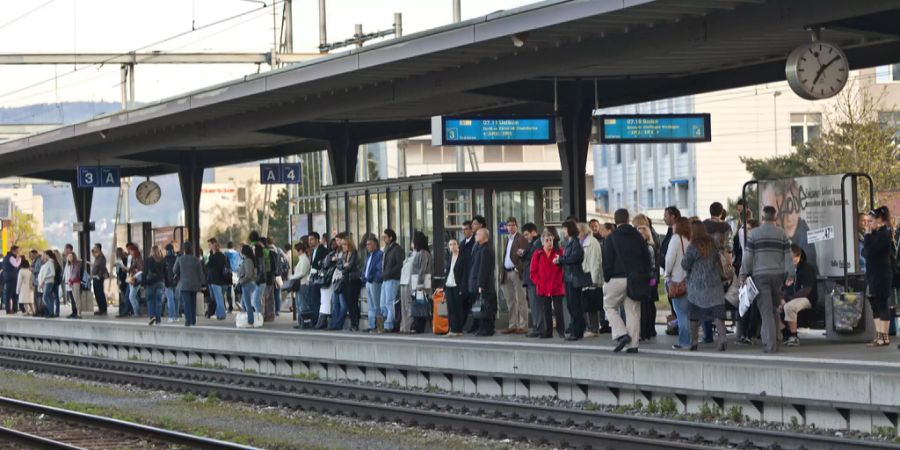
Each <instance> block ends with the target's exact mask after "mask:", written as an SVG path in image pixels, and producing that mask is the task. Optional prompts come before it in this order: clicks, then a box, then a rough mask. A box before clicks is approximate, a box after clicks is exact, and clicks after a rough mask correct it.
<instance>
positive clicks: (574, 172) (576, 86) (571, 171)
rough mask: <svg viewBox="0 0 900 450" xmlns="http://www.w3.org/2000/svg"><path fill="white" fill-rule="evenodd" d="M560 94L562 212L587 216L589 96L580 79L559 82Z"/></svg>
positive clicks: (558, 146)
mask: <svg viewBox="0 0 900 450" xmlns="http://www.w3.org/2000/svg"><path fill="white" fill-rule="evenodd" d="M563 89H565V91H563ZM559 94H560V95H559V98H560V101H559V108H558V115H559V122H557V124H558V126H560V127H561V128H562V134H563V137H564V139H565V140H564V141H562V142H560V143H558V144H557V148H558V149H559V161H560V163H561V165H562V185H563V212H564V214H565V215H566V216H567V217H568V216H575V217H577V218H578V220H586V217H587V198H586V196H585V184H586V182H587V176H586V174H585V171H586V168H587V157H588V153H589V150H590V140H591V120H592V118H591V112H592V107H591V102H592V99H591V98H590V95H587V92H586V91H584V92H583V89H582V83H581V82H580V81H575V82H574V83H566V84H565V85H564V86H560V93H559Z"/></svg>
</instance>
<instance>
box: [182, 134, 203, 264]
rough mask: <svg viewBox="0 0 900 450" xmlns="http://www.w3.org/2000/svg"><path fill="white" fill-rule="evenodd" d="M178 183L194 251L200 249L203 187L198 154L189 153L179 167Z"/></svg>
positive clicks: (185, 222)
mask: <svg viewBox="0 0 900 450" xmlns="http://www.w3.org/2000/svg"><path fill="white" fill-rule="evenodd" d="M178 183H179V184H180V185H181V200H182V202H183V203H184V226H185V227H186V228H187V231H188V239H189V240H190V241H191V242H192V243H193V244H194V249H195V250H196V249H198V248H200V242H199V240H200V192H201V189H202V187H203V166H202V165H201V164H200V162H199V160H198V158H197V154H196V153H195V152H192V151H189V152H187V155H185V157H184V159H183V160H182V161H181V164H179V166H178Z"/></svg>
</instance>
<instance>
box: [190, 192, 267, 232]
mask: <svg viewBox="0 0 900 450" xmlns="http://www.w3.org/2000/svg"><path fill="white" fill-rule="evenodd" d="M258 186H259V182H257V181H253V180H248V181H247V182H246V183H245V184H244V186H243V187H240V188H239V189H243V190H244V192H245V194H244V195H245V198H244V202H236V204H234V205H216V206H214V207H213V211H212V219H211V224H210V225H209V227H208V228H207V229H206V233H205V235H204V237H205V238H209V237H215V238H216V239H217V240H218V241H219V242H222V243H225V242H228V241H233V242H235V243H238V242H242V241H245V240H246V239H247V236H248V235H249V234H250V231H251V230H256V229H259V224H260V223H261V220H260V218H261V211H262V206H263V197H262V195H260V194H259V193H258V191H257V187H258Z"/></svg>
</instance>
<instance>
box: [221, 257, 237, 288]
mask: <svg viewBox="0 0 900 450" xmlns="http://www.w3.org/2000/svg"><path fill="white" fill-rule="evenodd" d="M233 276H234V271H232V270H231V261H229V260H228V255H225V267H223V268H222V278H224V279H225V282H226V283H227V284H233V283H234V278H233Z"/></svg>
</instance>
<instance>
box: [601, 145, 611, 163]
mask: <svg viewBox="0 0 900 450" xmlns="http://www.w3.org/2000/svg"><path fill="white" fill-rule="evenodd" d="M599 151H600V167H606V166H608V165H609V157H608V155H607V152H606V148H605V147H600V150H599Z"/></svg>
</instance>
